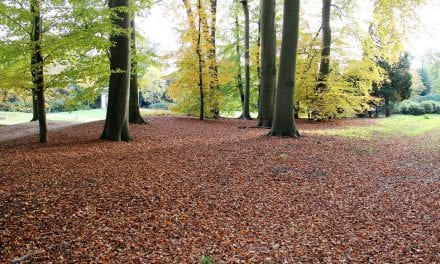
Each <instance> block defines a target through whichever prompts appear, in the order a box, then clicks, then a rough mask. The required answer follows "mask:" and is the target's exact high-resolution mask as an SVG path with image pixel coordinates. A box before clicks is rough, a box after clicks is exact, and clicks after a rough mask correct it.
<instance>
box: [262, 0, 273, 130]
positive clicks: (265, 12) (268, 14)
mask: <svg viewBox="0 0 440 264" xmlns="http://www.w3.org/2000/svg"><path fill="white" fill-rule="evenodd" d="M260 5H261V74H260V87H261V88H260V97H259V98H260V99H259V104H258V124H257V126H259V127H267V128H270V127H271V126H272V116H273V95H274V93H275V85H276V80H275V77H276V30H275V0H261V4H260Z"/></svg>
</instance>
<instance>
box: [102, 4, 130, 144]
mask: <svg viewBox="0 0 440 264" xmlns="http://www.w3.org/2000/svg"><path fill="white" fill-rule="evenodd" d="M129 6H130V0H110V1H109V8H110V9H116V8H120V7H126V8H128V7H129ZM115 15H116V17H114V18H112V23H113V25H114V26H115V27H119V28H120V29H122V30H125V31H126V32H124V33H122V34H121V33H118V34H112V35H111V36H110V41H111V43H113V45H112V47H111V48H110V72H111V73H110V79H109V95H108V107H107V115H106V119H105V126H104V131H103V133H102V136H101V138H102V139H108V140H111V141H130V135H129V132H128V102H129V93H130V57H131V54H130V38H129V36H128V30H129V29H130V15H129V13H128V10H120V9H119V10H116V11H115Z"/></svg>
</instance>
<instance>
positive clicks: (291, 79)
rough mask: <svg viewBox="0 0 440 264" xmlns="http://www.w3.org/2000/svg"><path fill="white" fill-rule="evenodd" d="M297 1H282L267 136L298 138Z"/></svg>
mask: <svg viewBox="0 0 440 264" xmlns="http://www.w3.org/2000/svg"><path fill="white" fill-rule="evenodd" d="M299 3H300V1H299V0H285V1H284V15H283V37H282V44H281V58H280V73H279V76H278V87H277V91H276V97H275V98H276V100H275V114H274V120H273V124H272V128H271V131H270V133H269V135H272V136H287V137H299V132H298V129H297V128H296V125H295V120H294V118H293V111H294V109H293V101H294V98H293V95H294V89H295V70H296V51H297V48H298V31H299V29H298V24H299Z"/></svg>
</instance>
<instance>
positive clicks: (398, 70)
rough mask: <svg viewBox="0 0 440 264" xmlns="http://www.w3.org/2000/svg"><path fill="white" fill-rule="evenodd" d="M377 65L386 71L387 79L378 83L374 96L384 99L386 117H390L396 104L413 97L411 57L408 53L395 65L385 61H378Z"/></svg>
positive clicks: (374, 88) (374, 89)
mask: <svg viewBox="0 0 440 264" xmlns="http://www.w3.org/2000/svg"><path fill="white" fill-rule="evenodd" d="M377 64H378V65H379V66H380V67H381V68H382V69H383V70H385V72H386V73H387V79H385V80H384V81H382V82H381V83H376V84H375V85H374V86H373V91H372V94H373V95H374V96H378V97H380V98H382V99H383V103H384V108H385V116H386V117H389V116H390V115H391V110H392V107H393V104H394V103H397V102H401V101H403V100H405V99H408V98H409V97H410V96H411V84H412V83H411V73H410V57H409V54H408V53H404V54H403V55H402V56H400V58H399V61H398V62H397V63H395V64H390V63H388V62H387V61H386V60H384V59H378V61H377Z"/></svg>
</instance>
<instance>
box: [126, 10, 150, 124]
mask: <svg viewBox="0 0 440 264" xmlns="http://www.w3.org/2000/svg"><path fill="white" fill-rule="evenodd" d="M130 26H131V34H130V37H131V39H130V40H131V51H132V54H131V55H132V56H131V78H130V99H129V109H128V120H129V122H130V123H133V124H145V123H146V122H145V120H144V119H143V118H142V116H141V112H140V110H139V88H138V58H137V56H136V55H137V53H136V27H135V15H133V17H132V19H131V22H130Z"/></svg>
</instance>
